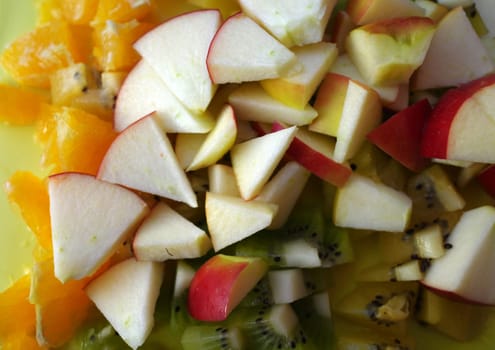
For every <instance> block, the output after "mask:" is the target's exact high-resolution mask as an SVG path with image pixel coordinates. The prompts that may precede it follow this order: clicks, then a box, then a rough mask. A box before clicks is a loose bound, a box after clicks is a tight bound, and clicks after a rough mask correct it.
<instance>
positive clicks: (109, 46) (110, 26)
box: [93, 20, 152, 71]
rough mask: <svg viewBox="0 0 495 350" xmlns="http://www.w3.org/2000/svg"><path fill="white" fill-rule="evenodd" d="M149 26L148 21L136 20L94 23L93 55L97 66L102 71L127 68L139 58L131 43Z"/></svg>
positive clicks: (148, 28)
mask: <svg viewBox="0 0 495 350" xmlns="http://www.w3.org/2000/svg"><path fill="white" fill-rule="evenodd" d="M151 28H152V25H151V24H150V23H142V22H138V21H136V20H133V21H130V22H126V23H117V22H114V21H106V22H100V23H97V24H95V25H94V33H93V40H94V48H93V55H94V56H95V58H96V62H97V64H98V66H99V68H100V69H101V70H102V71H119V70H129V69H130V68H131V67H132V66H133V65H134V64H136V63H137V61H138V60H139V58H140V57H139V55H138V53H137V52H136V51H135V50H134V48H133V47H132V44H133V43H134V42H135V41H136V40H137V39H139V38H140V37H141V36H142V35H143V34H145V33H146V32H147V31H148V30H150V29H151Z"/></svg>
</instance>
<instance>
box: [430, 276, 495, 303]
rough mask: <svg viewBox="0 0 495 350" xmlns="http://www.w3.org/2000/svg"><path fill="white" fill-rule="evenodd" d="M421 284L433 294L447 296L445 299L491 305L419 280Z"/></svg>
mask: <svg viewBox="0 0 495 350" xmlns="http://www.w3.org/2000/svg"><path fill="white" fill-rule="evenodd" d="M421 284H422V285H423V286H424V287H425V288H427V289H429V290H431V291H432V292H434V293H435V294H438V295H440V296H442V297H444V298H447V299H450V300H452V301H456V302H459V303H465V304H471V305H479V306H493V305H491V304H486V303H481V302H479V301H476V300H471V299H467V298H464V297H463V296H461V295H459V294H456V293H455V292H451V291H448V290H443V289H438V288H433V287H431V286H429V285H427V284H425V283H423V282H422V281H421Z"/></svg>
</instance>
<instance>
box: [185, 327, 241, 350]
mask: <svg viewBox="0 0 495 350" xmlns="http://www.w3.org/2000/svg"><path fill="white" fill-rule="evenodd" d="M181 345H182V349H183V350H198V349H204V350H243V349H247V348H246V346H245V339H244V334H243V333H242V332H241V331H240V330H239V329H238V328H237V327H231V326H228V325H220V324H218V325H212V324H202V325H196V326H188V327H186V328H185V330H184V332H183V333H182V338H181Z"/></svg>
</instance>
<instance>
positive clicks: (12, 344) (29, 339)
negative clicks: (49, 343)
mask: <svg viewBox="0 0 495 350" xmlns="http://www.w3.org/2000/svg"><path fill="white" fill-rule="evenodd" d="M44 349H47V348H46V347H44V346H40V345H39V344H38V342H37V341H36V337H35V335H34V334H26V333H22V332H20V333H15V334H11V335H10V336H9V337H7V339H4V340H3V341H2V350H44Z"/></svg>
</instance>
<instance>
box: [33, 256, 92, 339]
mask: <svg viewBox="0 0 495 350" xmlns="http://www.w3.org/2000/svg"><path fill="white" fill-rule="evenodd" d="M53 269H54V268H53V260H52V259H51V258H49V259H46V260H44V261H41V262H38V263H35V265H34V267H33V272H32V279H31V293H30V296H29V299H30V302H31V303H33V304H35V306H36V335H37V339H38V342H39V343H40V344H42V345H46V346H50V347H58V346H61V345H63V344H64V343H65V342H66V341H68V340H70V339H71V338H72V337H73V336H74V334H75V332H76V331H77V329H78V328H79V327H80V326H81V325H82V323H83V322H84V321H85V320H86V318H87V316H88V314H89V312H90V309H91V308H92V307H93V304H92V302H91V300H90V299H89V298H88V297H87V296H86V293H85V292H84V290H83V288H84V287H85V286H86V284H87V283H88V282H89V280H87V279H85V280H80V281H75V280H73V281H69V282H66V283H65V284H63V283H61V282H60V281H59V280H58V279H57V278H56V277H55V276H54V273H53Z"/></svg>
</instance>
